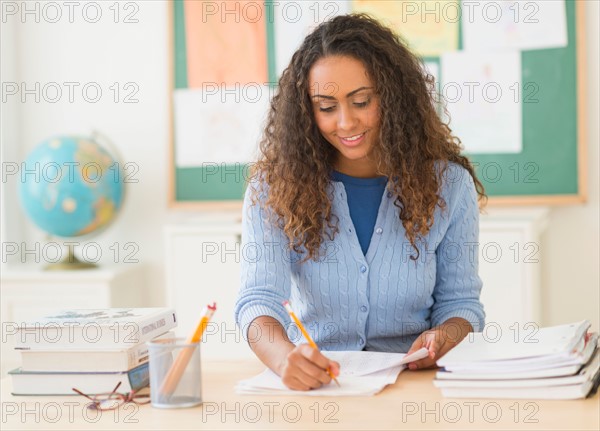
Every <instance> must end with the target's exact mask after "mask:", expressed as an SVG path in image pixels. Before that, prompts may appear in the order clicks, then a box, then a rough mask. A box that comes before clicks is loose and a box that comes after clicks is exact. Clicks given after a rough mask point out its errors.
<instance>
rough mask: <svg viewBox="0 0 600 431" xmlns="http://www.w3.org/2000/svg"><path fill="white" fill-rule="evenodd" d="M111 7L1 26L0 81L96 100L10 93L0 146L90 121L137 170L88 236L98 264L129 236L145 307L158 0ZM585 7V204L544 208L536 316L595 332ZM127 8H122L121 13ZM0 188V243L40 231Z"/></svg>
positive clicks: (164, 165)
mask: <svg viewBox="0 0 600 431" xmlns="http://www.w3.org/2000/svg"><path fill="white" fill-rule="evenodd" d="M36 3H37V2H36ZM112 3H113V2H108V3H105V4H104V5H103V10H102V12H103V16H102V18H101V19H100V21H99V22H98V23H95V24H92V23H88V22H86V21H85V20H84V19H83V18H82V15H81V11H79V12H78V11H76V13H75V16H74V18H75V22H74V23H69V22H68V17H65V16H63V18H62V20H61V21H60V22H59V23H56V24H52V23H48V22H44V20H41V22H40V23H36V22H35V20H34V18H33V17H31V16H28V17H27V20H26V22H25V23H21V19H20V18H16V19H13V20H11V21H10V22H8V23H7V24H3V25H2V27H3V28H2V44H3V45H2V48H3V49H2V64H3V66H2V73H3V77H2V81H6V80H14V81H16V82H26V83H27V84H28V86H32V85H33V84H34V83H35V82H40V83H41V85H44V84H45V83H48V82H52V81H56V82H58V83H63V82H65V81H77V82H80V83H81V86H82V85H83V84H85V83H87V82H97V83H99V84H100V86H101V88H102V90H103V92H104V96H103V98H102V100H101V101H100V102H98V103H96V104H92V103H87V102H85V101H84V100H83V98H82V96H81V92H80V91H76V93H75V98H76V102H75V103H69V101H68V100H67V96H66V95H65V94H63V98H62V99H61V101H60V102H59V103H55V104H52V103H47V102H45V101H44V100H41V101H40V102H39V103H35V102H33V101H31V100H30V99H29V101H28V102H27V103H24V104H22V103H19V102H17V101H15V100H14V99H13V100H12V101H9V103H7V104H4V105H3V110H2V144H3V154H4V156H5V160H9V161H10V160H14V161H21V160H22V159H23V158H24V156H25V155H26V154H27V153H28V152H29V151H30V150H31V149H32V148H33V147H34V146H35V145H36V144H37V143H39V142H40V141H41V140H43V139H45V138H46V137H48V136H51V135H55V134H70V133H79V134H88V133H89V132H90V131H91V130H92V129H97V130H99V131H101V132H102V133H104V134H105V135H107V136H109V137H110V138H111V140H112V141H113V143H114V144H115V145H117V146H118V147H119V149H120V151H121V153H122V155H123V159H124V161H125V162H135V163H136V164H137V165H138V166H139V172H138V174H137V175H136V177H137V178H138V179H139V183H137V184H130V187H129V189H128V196H127V199H126V203H125V207H124V209H123V212H122V214H121V215H120V217H119V218H118V220H117V221H116V223H115V224H114V225H113V226H111V228H110V229H109V230H107V231H106V232H104V233H103V234H102V236H101V237H100V238H98V239H96V241H98V242H100V243H101V244H102V250H103V253H104V254H103V262H104V263H110V262H111V261H112V260H113V257H112V251H111V250H110V249H109V247H110V246H111V245H113V244H114V243H116V242H118V243H119V244H121V245H122V244H124V243H125V242H136V243H137V244H139V252H138V253H137V257H139V259H140V262H141V263H142V264H144V265H146V268H147V279H146V288H147V292H148V301H149V304H150V305H161V304H162V302H163V285H164V265H163V262H164V253H163V239H162V227H163V225H164V224H165V223H166V221H167V218H168V217H169V211H168V210H167V186H168V160H167V156H168V144H169V135H168V134H169V123H168V118H169V112H168V72H169V69H168V62H169V60H168V58H169V46H168V36H167V33H168V31H167V29H168V25H167V24H168V21H167V16H168V14H167V4H166V3H163V2H159V1H147V2H136V4H137V5H139V8H140V10H139V12H138V13H137V14H136V15H135V18H137V19H138V20H139V22H138V23H133V24H126V23H123V22H120V23H116V24H115V23H114V22H113V12H112V11H111V10H109V9H108V7H109V6H110V4H112ZM18 4H21V3H20V2H18ZM586 5H587V6H586V7H587V8H588V13H587V14H586V15H587V19H588V22H587V34H588V38H587V39H588V40H587V42H588V47H587V51H588V83H587V95H588V118H589V120H588V154H589V156H588V159H587V161H586V163H587V164H588V174H589V175H588V178H589V179H588V181H589V200H588V202H587V203H586V204H584V205H580V206H573V207H564V208H555V209H553V210H552V211H551V223H550V226H549V228H548V230H547V234H546V235H545V237H544V241H543V243H542V244H541V247H542V254H543V260H542V261H543V264H542V265H543V272H544V278H543V283H544V293H543V295H544V300H543V306H544V314H543V321H542V322H541V323H542V324H554V323H562V322H568V321H574V320H578V319H582V318H588V319H590V320H591V321H592V323H593V325H594V327H595V328H598V327H599V323H600V318H599V308H598V307H599V306H598V304H599V303H600V298H599V279H598V277H599V276H598V271H599V270H598V262H599V255H598V248H599V229H598V220H599V218H600V217H599V214H598V205H599V203H598V195H599V191H598V141H599V136H598V120H597V119H598V118H599V112H598V103H599V95H598V81H599V76H598V62H599V57H598V52H599V46H598V2H594V1H590V2H586ZM125 12H127V11H124V10H121V17H120V20H121V21H123V18H124V16H123V15H124V13H125ZM65 13H66V11H65ZM5 43H7V44H8V45H9V48H8V49H7V48H5ZM7 63H8V65H7V66H6V64H7ZM114 82H118V83H120V85H121V89H122V87H123V85H124V84H125V83H126V82H134V83H136V84H137V85H138V86H139V93H138V94H137V95H136V97H137V98H138V99H139V103H134V104H125V103H122V102H119V103H114V102H113V101H112V96H113V93H112V92H111V90H110V89H109V87H110V86H111V85H112V84H113V83H114ZM81 86H80V87H78V88H79V89H81ZM65 89H66V87H65ZM121 97H123V94H121ZM3 186H4V190H3V193H2V199H3V202H2V207H3V213H2V224H3V225H4V224H5V223H6V226H3V228H4V227H5V228H6V230H5V231H3V238H2V240H3V241H7V240H15V239H14V238H18V240H27V241H28V242H32V241H36V240H40V239H43V234H42V233H41V232H40V231H39V230H37V229H36V228H34V227H32V225H31V224H30V223H29V222H28V221H24V220H23V219H22V217H21V216H20V210H19V208H18V204H17V203H16V202H15V196H16V195H15V193H14V190H15V188H16V186H17V182H16V181H15V180H12V181H9V182H8V183H7V184H4V185H3ZM5 213H6V214H5ZM5 215H6V216H7V217H6V222H5ZM21 231H23V232H24V233H20V232H21Z"/></svg>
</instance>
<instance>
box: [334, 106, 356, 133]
mask: <svg viewBox="0 0 600 431" xmlns="http://www.w3.org/2000/svg"><path fill="white" fill-rule="evenodd" d="M338 112H339V115H338V124H337V125H338V129H340V130H345V131H349V132H351V131H353V129H354V126H355V124H356V117H355V115H354V113H353V112H352V110H351V109H349V108H345V107H342V108H340V110H339V111H338Z"/></svg>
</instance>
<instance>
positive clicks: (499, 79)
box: [441, 51, 523, 153]
mask: <svg viewBox="0 0 600 431" xmlns="http://www.w3.org/2000/svg"><path fill="white" fill-rule="evenodd" d="M441 74H442V91H441V92H442V95H443V96H444V97H445V99H446V102H447V108H448V112H449V113H450V117H451V122H450V128H451V129H452V131H453V134H454V135H455V136H458V137H459V138H460V139H461V141H462V143H463V145H464V147H465V151H467V152H469V153H519V152H521V150H522V146H523V144H522V113H521V112H522V105H521V99H522V97H523V94H522V93H523V85H522V82H521V54H520V53H519V52H517V51H495V52H485V53H483V52H481V53H476V54H475V53H468V52H451V53H447V54H444V55H443V56H442V57H441ZM444 120H445V121H446V120H447V119H444Z"/></svg>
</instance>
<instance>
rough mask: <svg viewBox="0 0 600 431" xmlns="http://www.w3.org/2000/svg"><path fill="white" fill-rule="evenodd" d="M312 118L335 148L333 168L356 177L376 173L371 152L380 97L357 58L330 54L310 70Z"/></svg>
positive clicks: (366, 176) (375, 134) (377, 136)
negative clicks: (335, 155)
mask: <svg viewBox="0 0 600 431" xmlns="http://www.w3.org/2000/svg"><path fill="white" fill-rule="evenodd" d="M309 85H310V88H309V92H310V97H311V100H312V104H313V111H314V115H315V121H316V123H317V127H318V128H319V131H320V132H321V134H322V135H323V137H324V138H325V139H326V140H327V141H328V142H329V143H330V144H331V145H333V146H334V147H335V149H336V150H337V158H336V161H335V165H334V168H335V169H336V170H338V171H340V172H342V173H344V174H347V175H352V176H355V177H363V178H369V177H375V176H377V169H376V164H375V161H374V160H373V158H372V157H371V156H372V152H373V149H374V148H375V146H376V145H377V140H378V138H379V98H378V97H377V95H376V94H375V84H374V83H373V82H372V80H371V78H370V77H369V76H368V74H367V70H366V68H365V67H364V65H363V64H362V62H360V61H359V60H356V59H355V58H353V57H347V56H330V57H324V58H321V59H320V60H318V61H317V62H316V63H315V64H314V65H313V67H312V68H311V69H310V73H309Z"/></svg>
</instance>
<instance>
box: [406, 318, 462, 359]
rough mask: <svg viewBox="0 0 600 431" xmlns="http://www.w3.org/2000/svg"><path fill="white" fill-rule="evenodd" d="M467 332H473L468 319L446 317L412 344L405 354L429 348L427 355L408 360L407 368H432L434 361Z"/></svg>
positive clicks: (458, 341)
mask: <svg viewBox="0 0 600 431" xmlns="http://www.w3.org/2000/svg"><path fill="white" fill-rule="evenodd" d="M469 332H473V327H472V326H471V324H470V323H469V322H468V321H466V320H465V319H463V318H460V317H453V318H451V319H448V320H446V321H445V322H444V323H442V324H441V325H439V326H436V327H434V328H431V329H429V330H427V331H425V332H423V333H422V334H421V335H419V337H418V338H417V339H416V340H415V342H414V343H413V344H412V346H411V347H410V350H409V351H408V352H407V354H410V353H413V352H416V351H417V350H419V349H420V348H422V347H426V348H427V350H429V356H428V357H426V358H423V359H419V360H418V361H414V362H410V363H409V364H408V368H409V369H410V370H421V369H425V368H434V367H435V366H436V365H435V362H436V361H437V360H438V359H440V358H441V357H442V356H444V355H445V354H446V353H448V351H449V350H450V349H452V348H453V347H454V346H456V345H457V344H458V343H460V341H461V340H462V339H463V338H465V337H466V336H467V334H468V333H469Z"/></svg>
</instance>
